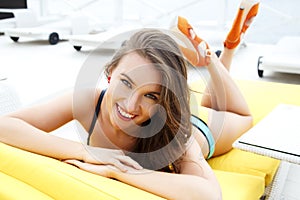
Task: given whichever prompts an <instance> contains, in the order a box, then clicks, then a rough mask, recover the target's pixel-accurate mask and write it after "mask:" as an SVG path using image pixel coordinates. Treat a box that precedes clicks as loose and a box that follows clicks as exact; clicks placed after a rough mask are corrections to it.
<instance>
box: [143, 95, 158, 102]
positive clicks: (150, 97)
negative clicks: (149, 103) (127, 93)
mask: <svg viewBox="0 0 300 200" xmlns="http://www.w3.org/2000/svg"><path fill="white" fill-rule="evenodd" d="M145 97H147V98H149V99H152V100H154V101H157V100H158V97H157V96H155V95H154V94H146V95H145Z"/></svg>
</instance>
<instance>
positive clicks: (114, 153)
mask: <svg viewBox="0 0 300 200" xmlns="http://www.w3.org/2000/svg"><path fill="white" fill-rule="evenodd" d="M83 161H84V162H86V163H91V164H102V165H112V166H115V167H116V168H118V169H119V170H121V171H122V172H125V171H127V170H128V167H131V168H134V169H142V167H141V166H140V165H139V164H138V163H137V162H136V161H134V160H133V159H132V158H130V157H129V156H126V155H125V154H124V152H123V151H121V150H116V149H106V148H99V147H92V146H87V147H86V153H85V155H84V156H83Z"/></svg>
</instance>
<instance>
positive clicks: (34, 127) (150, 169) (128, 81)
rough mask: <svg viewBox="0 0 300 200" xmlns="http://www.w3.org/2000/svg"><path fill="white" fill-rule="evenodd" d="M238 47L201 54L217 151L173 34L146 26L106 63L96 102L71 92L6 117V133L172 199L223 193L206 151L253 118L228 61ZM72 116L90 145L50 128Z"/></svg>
mask: <svg viewBox="0 0 300 200" xmlns="http://www.w3.org/2000/svg"><path fill="white" fill-rule="evenodd" d="M240 28H241V27H240ZM191 30H192V29H189V34H190V33H192V32H191ZM240 30H242V29H240ZM189 34H188V35H187V36H188V37H189V39H190V40H191V41H192V42H193V43H195V42H194V39H195V37H191V36H190V35H189ZM196 42H197V41H196ZM195 45H196V47H197V48H198V45H199V44H196V43H195ZM233 50H234V48H233V49H232V50H230V49H228V48H227V47H225V49H224V51H223V55H222V56H221V59H220V60H221V61H220V60H219V59H218V57H217V56H216V55H215V54H209V53H207V52H209V51H207V50H206V49H204V52H206V53H207V54H205V55H204V58H203V59H201V62H203V61H204V64H205V65H207V68H208V71H209V72H210V74H211V81H210V84H209V86H208V90H207V91H208V92H207V93H205V94H208V96H204V98H203V105H204V106H206V107H207V110H208V111H207V112H208V115H209V120H208V126H209V127H210V129H211V132H212V133H213V136H214V138H215V140H216V147H215V151H214V153H212V150H213V148H211V147H209V142H207V140H206V137H209V136H205V135H203V134H202V132H203V133H204V132H208V133H209V132H210V131H209V129H208V128H207V127H206V128H205V124H204V125H203V123H201V122H199V120H197V119H192V120H190V116H191V113H190V109H189V90H188V85H187V81H186V80H187V69H186V62H185V60H184V59H183V58H182V54H181V51H180V49H179V47H178V45H177V44H176V43H175V41H174V40H173V39H172V38H171V37H170V36H168V35H166V34H164V33H162V32H160V31H157V30H153V29H146V30H142V31H140V32H138V33H136V34H134V35H133V36H132V37H131V38H130V39H129V40H128V41H127V42H126V43H124V45H123V46H122V47H121V48H120V50H119V51H118V52H117V53H116V54H115V55H114V57H113V59H112V61H111V62H110V63H108V65H107V68H106V75H107V79H108V82H109V84H108V87H107V88H106V89H103V88H101V89H99V90H97V92H96V94H95V95H94V98H93V99H92V102H90V101H89V100H88V98H87V101H86V102H84V101H83V102H81V104H80V105H74V104H73V97H74V96H76V95H74V94H71V93H70V94H66V95H65V96H62V97H60V98H58V99H56V100H53V101H50V102H48V103H46V104H41V105H36V106H34V107H31V108H25V109H23V110H20V111H17V112H15V113H11V114H9V115H7V116H3V117H1V120H0V130H1V131H0V140H1V142H4V143H7V144H9V145H12V146H16V147H18V148H22V149H25V150H28V151H31V152H35V153H38V154H42V155H46V156H50V157H54V158H57V159H61V160H63V161H65V162H66V163H69V164H73V165H75V166H78V167H79V168H81V169H84V170H86V171H89V172H92V173H95V174H99V175H101V176H105V177H109V178H115V179H118V180H120V181H123V182H125V183H128V184H130V185H133V186H135V187H138V188H141V189H143V190H146V191H149V192H152V193H154V194H157V195H159V196H162V197H165V198H167V199H221V196H222V195H221V190H220V187H219V184H218V182H217V180H216V177H215V176H214V173H213V171H212V170H211V168H210V167H209V165H208V164H207V162H206V160H205V159H204V156H205V157H208V156H209V155H218V154H221V153H225V152H226V151H228V150H229V149H230V148H231V144H232V141H233V139H234V138H236V137H237V136H239V135H241V134H242V133H243V132H244V131H245V130H247V129H248V128H249V127H250V126H251V123H252V118H251V115H250V113H249V110H248V108H247V105H246V103H245V101H244V100H243V98H242V96H241V94H240V92H239V91H238V89H237V88H236V86H235V84H234V82H233V81H232V79H231V78H230V76H229V74H228V71H227V70H226V69H225V68H224V66H223V65H222V63H223V64H224V65H225V66H227V67H228V66H229V65H230V61H231V59H232V55H233V52H232V51H233ZM183 53H185V52H184V51H183ZM199 55H200V53H199ZM201 65H202V63H201ZM220 74H221V76H220ZM220 83H221V84H222V87H220ZM212 90H213V91H214V92H213V93H212ZM219 92H220V93H221V95H220V94H219ZM229 92H230V94H231V95H226V94H229ZM224 93H225V95H224ZM232 95H234V96H233V97H232ZM224 98H226V99H224ZM223 102H225V104H224V103H223ZM91 104H92V105H94V104H96V105H97V106H96V109H95V113H86V112H82V113H80V112H76V114H74V107H76V108H78V107H79V108H81V109H82V110H84V108H85V106H87V105H91ZM40 111H42V112H40ZM74 119H75V120H78V121H79V122H80V123H81V124H82V126H83V127H84V128H85V130H86V131H87V132H88V133H89V137H88V144H89V145H83V144H81V143H78V142H74V141H70V140H66V139H63V138H59V137H56V136H54V135H51V134H47V133H48V132H51V131H53V130H55V129H56V128H58V127H60V126H62V125H64V124H66V123H67V122H69V121H71V120H74ZM219 119H222V122H223V123H222V124H221V125H220V124H219V123H218V121H219ZM199 123H200V124H201V125H199ZM232 123H234V124H238V125H237V126H232ZM192 124H193V126H192ZM200 126H201V127H200ZM203 127H204V128H203ZM12 133H13V134H12ZM194 138H196V139H197V140H194ZM195 141H197V142H195ZM165 172H172V173H165ZM170 183H172V184H171V185H170ZM174 191H180V193H176V194H175V192H174Z"/></svg>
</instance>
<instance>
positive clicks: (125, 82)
mask: <svg viewBox="0 0 300 200" xmlns="http://www.w3.org/2000/svg"><path fill="white" fill-rule="evenodd" d="M121 82H122V83H123V84H124V85H126V86H127V87H129V88H132V85H131V83H130V82H129V81H127V80H126V79H121Z"/></svg>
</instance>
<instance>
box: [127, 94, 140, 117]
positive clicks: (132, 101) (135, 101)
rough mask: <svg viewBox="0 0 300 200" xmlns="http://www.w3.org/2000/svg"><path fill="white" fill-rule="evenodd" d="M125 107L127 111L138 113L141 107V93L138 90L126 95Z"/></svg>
mask: <svg viewBox="0 0 300 200" xmlns="http://www.w3.org/2000/svg"><path fill="white" fill-rule="evenodd" d="M126 108H127V111H128V112H129V113H131V114H138V112H139V111H140V109H141V95H139V94H138V92H133V93H131V94H130V95H128V98H127V105H126Z"/></svg>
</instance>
